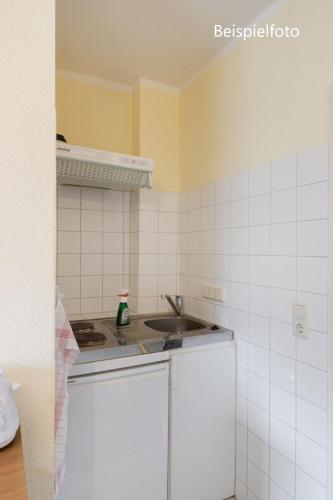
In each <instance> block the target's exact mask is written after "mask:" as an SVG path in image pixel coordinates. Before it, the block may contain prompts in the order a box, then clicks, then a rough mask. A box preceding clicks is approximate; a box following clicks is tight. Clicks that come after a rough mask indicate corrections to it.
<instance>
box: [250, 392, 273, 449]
mask: <svg viewBox="0 0 333 500" xmlns="http://www.w3.org/2000/svg"><path fill="white" fill-rule="evenodd" d="M247 414H248V428H249V431H250V432H253V433H254V434H256V436H258V437H259V438H260V439H262V440H263V441H265V443H269V413H268V412H266V411H264V410H262V409H261V408H259V407H258V406H256V405H254V404H252V403H251V402H248V406H247Z"/></svg>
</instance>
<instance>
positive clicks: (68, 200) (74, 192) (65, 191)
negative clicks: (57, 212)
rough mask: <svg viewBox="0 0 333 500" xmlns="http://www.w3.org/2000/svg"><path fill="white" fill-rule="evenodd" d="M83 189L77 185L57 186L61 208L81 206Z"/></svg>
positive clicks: (58, 202)
mask: <svg viewBox="0 0 333 500" xmlns="http://www.w3.org/2000/svg"><path fill="white" fill-rule="evenodd" d="M80 197H81V189H80V188H79V187H76V186H62V185H58V186H57V206H58V207H59V208H80Z"/></svg>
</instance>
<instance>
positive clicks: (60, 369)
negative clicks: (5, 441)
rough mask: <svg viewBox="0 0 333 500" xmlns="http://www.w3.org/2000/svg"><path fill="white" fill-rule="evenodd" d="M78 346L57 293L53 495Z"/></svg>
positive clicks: (62, 453)
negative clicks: (70, 379) (69, 380)
mask: <svg viewBox="0 0 333 500" xmlns="http://www.w3.org/2000/svg"><path fill="white" fill-rule="evenodd" d="M79 352H80V351H79V347H78V345H77V342H76V340H75V337H74V334H73V330H72V328H71V325H70V323H69V321H68V318H67V315H66V311H65V309H64V306H63V303H62V301H61V296H60V294H59V293H58V294H57V304H56V338H55V359H56V402H55V471H54V488H55V495H57V493H58V491H59V487H60V485H61V483H62V481H63V478H64V474H65V448H66V438H67V406H68V392H67V378H68V374H69V372H70V370H71V367H72V365H73V363H74V361H75V359H76V358H77V356H78V354H79Z"/></svg>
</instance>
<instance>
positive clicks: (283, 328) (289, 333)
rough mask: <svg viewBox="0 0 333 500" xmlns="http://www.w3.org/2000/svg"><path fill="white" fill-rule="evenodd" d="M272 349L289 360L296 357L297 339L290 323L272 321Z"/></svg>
mask: <svg viewBox="0 0 333 500" xmlns="http://www.w3.org/2000/svg"><path fill="white" fill-rule="evenodd" d="M270 326H271V349H272V351H274V352H277V353H279V354H284V355H285V356H288V357H289V358H295V357H296V338H295V336H294V335H293V328H292V325H291V324H290V323H282V322H281V321H276V320H271V325H270Z"/></svg>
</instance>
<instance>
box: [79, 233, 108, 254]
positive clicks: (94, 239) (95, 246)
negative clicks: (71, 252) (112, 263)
mask: <svg viewBox="0 0 333 500" xmlns="http://www.w3.org/2000/svg"><path fill="white" fill-rule="evenodd" d="M102 251H103V233H101V232H99V233H97V232H93V231H82V232H81V252H82V253H102Z"/></svg>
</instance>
